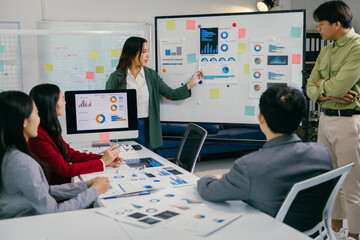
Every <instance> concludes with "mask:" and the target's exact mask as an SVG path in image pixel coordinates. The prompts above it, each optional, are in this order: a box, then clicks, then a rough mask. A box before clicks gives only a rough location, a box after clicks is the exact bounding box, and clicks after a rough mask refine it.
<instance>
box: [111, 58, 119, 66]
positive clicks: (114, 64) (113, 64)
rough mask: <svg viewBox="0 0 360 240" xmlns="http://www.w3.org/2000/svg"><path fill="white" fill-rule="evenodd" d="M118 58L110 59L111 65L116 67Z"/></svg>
mask: <svg viewBox="0 0 360 240" xmlns="http://www.w3.org/2000/svg"><path fill="white" fill-rule="evenodd" d="M118 62H119V60H117V59H111V67H117V65H118Z"/></svg>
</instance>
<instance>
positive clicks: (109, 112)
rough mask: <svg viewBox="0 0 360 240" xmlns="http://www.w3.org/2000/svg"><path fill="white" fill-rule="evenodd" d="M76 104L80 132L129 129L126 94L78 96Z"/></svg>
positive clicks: (77, 123) (77, 124)
mask: <svg viewBox="0 0 360 240" xmlns="http://www.w3.org/2000/svg"><path fill="white" fill-rule="evenodd" d="M75 103H76V126H77V130H78V131H84V130H96V129H114V128H128V127H129V121H128V112H127V104H128V103H127V98H126V93H109V94H77V95H76V96H75Z"/></svg>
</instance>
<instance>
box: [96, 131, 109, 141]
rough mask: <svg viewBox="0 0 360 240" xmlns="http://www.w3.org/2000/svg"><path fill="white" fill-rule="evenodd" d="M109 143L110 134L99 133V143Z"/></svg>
mask: <svg viewBox="0 0 360 240" xmlns="http://www.w3.org/2000/svg"><path fill="white" fill-rule="evenodd" d="M107 142H110V133H99V143H107Z"/></svg>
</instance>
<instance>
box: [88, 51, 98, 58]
mask: <svg viewBox="0 0 360 240" xmlns="http://www.w3.org/2000/svg"><path fill="white" fill-rule="evenodd" d="M90 58H92V59H98V58H99V52H98V51H90Z"/></svg>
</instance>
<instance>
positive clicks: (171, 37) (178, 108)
mask: <svg viewBox="0 0 360 240" xmlns="http://www.w3.org/2000/svg"><path fill="white" fill-rule="evenodd" d="M304 39H305V10H294V11H276V12H266V13H262V12H251V13H231V14H209V15H187V16H161V17H155V40H156V45H155V49H156V69H157V71H158V73H159V75H160V76H161V77H162V78H163V80H164V81H165V82H166V83H167V84H168V85H169V86H171V87H172V88H177V87H179V86H181V85H182V84H185V83H186V82H187V81H188V80H189V79H190V77H191V76H192V74H193V73H195V72H196V71H198V70H202V72H203V74H204V80H203V81H202V84H198V85H197V86H195V87H194V88H193V89H192V90H191V91H192V96H191V97H190V98H188V99H185V100H182V101H169V100H168V99H161V105H160V107H161V116H160V118H161V121H163V122H199V123H236V124H257V123H258V122H257V115H258V113H259V107H258V105H259V98H260V96H261V94H262V93H263V92H264V91H265V90H266V89H267V88H268V87H269V86H271V85H273V84H287V85H289V86H291V87H295V88H298V89H301V88H302V87H303V85H304V79H303V69H304Z"/></svg>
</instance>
